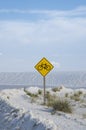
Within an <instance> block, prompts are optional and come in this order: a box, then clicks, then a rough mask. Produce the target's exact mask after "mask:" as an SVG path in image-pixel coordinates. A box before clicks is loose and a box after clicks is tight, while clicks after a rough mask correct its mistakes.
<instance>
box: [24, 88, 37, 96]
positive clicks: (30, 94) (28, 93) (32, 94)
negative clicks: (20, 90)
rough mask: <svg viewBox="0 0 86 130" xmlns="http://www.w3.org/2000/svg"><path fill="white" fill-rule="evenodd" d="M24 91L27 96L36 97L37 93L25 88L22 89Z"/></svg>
mask: <svg viewBox="0 0 86 130" xmlns="http://www.w3.org/2000/svg"><path fill="white" fill-rule="evenodd" d="M24 92H25V93H26V94H27V95H28V96H30V97H38V94H34V93H31V92H29V91H27V90H26V89H24Z"/></svg>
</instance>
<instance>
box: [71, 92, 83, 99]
mask: <svg viewBox="0 0 86 130" xmlns="http://www.w3.org/2000/svg"><path fill="white" fill-rule="evenodd" d="M81 94H82V91H78V92H75V93H74V94H73V95H71V96H70V98H71V99H73V100H75V101H80V96H81Z"/></svg>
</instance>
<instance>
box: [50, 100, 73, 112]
mask: <svg viewBox="0 0 86 130" xmlns="http://www.w3.org/2000/svg"><path fill="white" fill-rule="evenodd" d="M52 107H53V109H54V110H55V111H57V110H58V111H62V112H66V113H72V108H71V105H70V104H69V102H68V101H66V100H61V99H59V100H56V101H54V102H53V104H52Z"/></svg>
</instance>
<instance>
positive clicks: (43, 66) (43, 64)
mask: <svg viewBox="0 0 86 130" xmlns="http://www.w3.org/2000/svg"><path fill="white" fill-rule="evenodd" d="M37 69H38V70H39V71H41V70H43V69H44V70H47V71H50V70H51V66H50V65H47V64H46V63H42V64H41V65H38V67H37Z"/></svg>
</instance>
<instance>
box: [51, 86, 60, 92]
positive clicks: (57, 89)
mask: <svg viewBox="0 0 86 130" xmlns="http://www.w3.org/2000/svg"><path fill="white" fill-rule="evenodd" d="M52 91H53V92H57V91H60V88H58V87H56V88H52Z"/></svg>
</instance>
